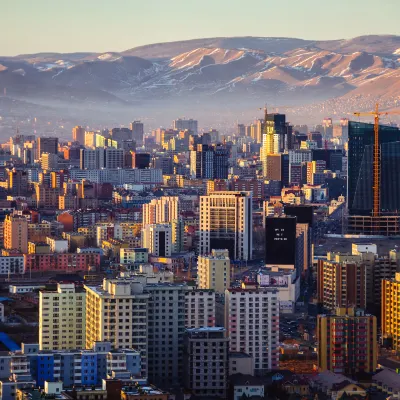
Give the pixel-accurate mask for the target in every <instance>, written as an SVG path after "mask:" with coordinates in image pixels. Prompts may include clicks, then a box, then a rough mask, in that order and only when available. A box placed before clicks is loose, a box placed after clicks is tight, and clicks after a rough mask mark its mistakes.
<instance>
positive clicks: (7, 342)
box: [0, 332, 21, 351]
mask: <svg viewBox="0 0 400 400" xmlns="http://www.w3.org/2000/svg"><path fill="white" fill-rule="evenodd" d="M0 342H1V343H3V344H4V346H6V347H7V348H8V349H9V350H10V351H17V350H21V346H18V345H17V343H15V342H14V340H12V339H11V338H10V337H9V336H8V335H7V333H4V332H0Z"/></svg>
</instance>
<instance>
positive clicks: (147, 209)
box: [143, 196, 179, 228]
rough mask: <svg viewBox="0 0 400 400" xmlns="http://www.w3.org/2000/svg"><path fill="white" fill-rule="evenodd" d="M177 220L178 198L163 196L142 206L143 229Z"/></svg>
mask: <svg viewBox="0 0 400 400" xmlns="http://www.w3.org/2000/svg"><path fill="white" fill-rule="evenodd" d="M177 219H179V197H178V196H164V197H160V198H159V199H154V200H152V201H151V202H150V203H149V204H144V205H143V227H144V228H145V227H146V226H147V225H150V224H163V223H171V222H172V221H174V220H177Z"/></svg>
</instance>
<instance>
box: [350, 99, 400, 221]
mask: <svg viewBox="0 0 400 400" xmlns="http://www.w3.org/2000/svg"><path fill="white" fill-rule="evenodd" d="M389 114H398V115H400V111H379V103H376V104H375V111H370V112H355V113H354V115H356V116H357V117H360V116H365V115H373V116H374V158H373V160H374V162H373V164H374V167H373V168H374V170H373V186H372V191H373V208H372V216H373V217H378V216H379V214H380V210H381V205H380V200H381V199H380V180H381V163H380V147H379V119H380V117H381V116H382V115H389Z"/></svg>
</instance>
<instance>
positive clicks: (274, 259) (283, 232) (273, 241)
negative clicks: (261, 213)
mask: <svg viewBox="0 0 400 400" xmlns="http://www.w3.org/2000/svg"><path fill="white" fill-rule="evenodd" d="M296 224H297V218H296V217H292V216H279V217H278V216H273V217H266V218H265V258H264V261H265V265H266V266H271V267H273V266H278V267H281V268H290V269H298V268H299V267H300V266H298V263H299V260H298V258H299V254H298V250H299V249H298V241H297V237H296V236H297V235H296Z"/></svg>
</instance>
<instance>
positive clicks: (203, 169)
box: [190, 144, 214, 179]
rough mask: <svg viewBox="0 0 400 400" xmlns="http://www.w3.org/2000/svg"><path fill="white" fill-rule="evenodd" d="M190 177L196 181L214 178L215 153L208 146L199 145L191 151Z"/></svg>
mask: <svg viewBox="0 0 400 400" xmlns="http://www.w3.org/2000/svg"><path fill="white" fill-rule="evenodd" d="M190 175H191V176H192V178H196V179H213V178H214V151H213V149H212V147H211V146H209V145H208V144H198V145H197V146H196V149H195V150H191V151H190Z"/></svg>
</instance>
